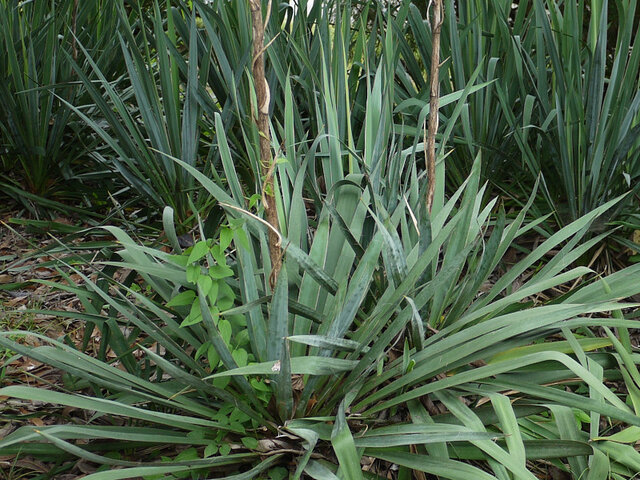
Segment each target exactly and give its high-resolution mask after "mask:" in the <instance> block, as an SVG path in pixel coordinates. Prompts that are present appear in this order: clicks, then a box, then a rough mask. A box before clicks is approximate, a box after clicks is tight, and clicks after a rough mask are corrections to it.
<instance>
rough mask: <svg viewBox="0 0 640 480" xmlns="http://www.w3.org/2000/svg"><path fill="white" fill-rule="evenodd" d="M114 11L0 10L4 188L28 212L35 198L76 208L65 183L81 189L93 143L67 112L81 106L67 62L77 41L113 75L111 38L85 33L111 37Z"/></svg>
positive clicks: (48, 5)
mask: <svg viewBox="0 0 640 480" xmlns="http://www.w3.org/2000/svg"><path fill="white" fill-rule="evenodd" d="M112 7H113V6H112V5H111V3H110V2H102V1H98V0H93V1H89V2H82V3H81V4H79V7H78V8H77V9H76V8H74V2H73V1H71V0H68V1H63V2H22V3H19V2H18V3H16V2H10V1H2V2H0V30H1V31H2V34H1V35H0V49H2V51H3V52H4V55H3V56H2V59H0V161H1V165H2V168H3V172H4V174H5V175H6V176H5V177H4V178H5V180H3V182H2V184H3V188H5V189H8V191H9V192H10V193H11V195H12V196H14V197H18V198H21V199H22V200H24V202H25V204H26V205H28V206H31V207H33V205H35V204H37V203H38V198H40V197H50V198H53V197H56V196H57V197H58V199H59V200H60V199H65V198H66V199H67V200H68V199H74V200H75V201H77V200H78V195H77V190H74V189H71V188H68V186H65V182H71V183H73V182H75V185H76V186H77V185H79V182H78V179H79V176H81V174H83V173H86V172H87V171H88V170H90V169H87V168H86V164H87V163H88V161H89V157H88V151H89V150H91V149H92V148H94V147H95V145H96V141H95V137H93V136H92V135H91V133H90V130H89V129H88V128H87V127H86V125H83V124H82V122H79V121H78V119H77V117H75V116H74V115H73V112H72V110H71V108H70V107H69V105H68V103H75V102H79V101H80V98H81V96H82V93H83V89H82V88H81V86H79V85H78V84H77V83H75V80H77V77H75V75H74V73H73V70H72V69H71V65H70V64H69V62H68V61H67V57H66V56H65V54H67V55H69V56H71V55H74V49H75V48H76V47H75V45H76V38H78V39H81V41H83V42H85V43H86V44H87V48H89V49H91V50H92V51H93V52H94V54H95V55H96V58H97V61H98V62H99V64H100V65H101V67H102V68H103V69H104V70H105V71H106V70H108V69H109V68H110V67H113V64H114V62H113V56H112V55H111V49H110V42H111V37H110V36H107V35H93V34H92V33H90V32H89V31H88V28H89V26H90V28H91V32H96V33H100V32H106V31H110V30H112V29H113V26H114V15H113V8H112ZM72 24H73V25H74V27H73V28H72V27H71V25H72ZM81 160H82V162H83V163H84V165H81V164H80V163H81V162H80V161H81ZM49 204H50V205H51V203H49Z"/></svg>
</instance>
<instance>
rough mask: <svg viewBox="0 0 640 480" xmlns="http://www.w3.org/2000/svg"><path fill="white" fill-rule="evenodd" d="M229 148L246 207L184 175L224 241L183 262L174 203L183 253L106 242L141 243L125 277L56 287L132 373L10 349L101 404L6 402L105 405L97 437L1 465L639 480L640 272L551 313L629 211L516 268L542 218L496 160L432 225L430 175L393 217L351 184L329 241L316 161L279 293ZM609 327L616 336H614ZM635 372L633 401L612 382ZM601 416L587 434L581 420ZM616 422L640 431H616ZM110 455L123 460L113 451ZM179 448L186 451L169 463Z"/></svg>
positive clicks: (6, 443)
mask: <svg viewBox="0 0 640 480" xmlns="http://www.w3.org/2000/svg"><path fill="white" fill-rule="evenodd" d="M218 122H221V120H220V118H218ZM219 126H220V127H222V125H219ZM222 131H223V129H221V128H220V129H219V130H218V132H222ZM218 146H219V148H220V152H221V156H222V161H223V165H224V168H225V174H226V176H227V182H228V185H229V187H230V193H227V191H225V190H224V189H223V188H221V187H220V186H219V185H217V184H216V183H215V182H213V181H212V180H210V179H208V178H207V177H206V176H205V175H203V174H202V173H200V172H198V171H197V170H196V169H195V168H193V167H191V166H189V165H188V164H187V163H185V162H182V161H180V160H178V159H175V160H174V161H175V162H176V163H177V164H179V165H181V166H182V167H183V168H185V170H187V171H188V172H190V173H191V174H193V175H194V176H195V178H196V179H197V180H198V181H199V182H202V185H203V187H204V188H206V189H207V190H208V191H209V192H210V193H211V194H212V195H213V196H214V197H215V198H216V199H217V201H218V202H220V204H221V205H223V206H224V208H225V209H226V211H227V217H226V218H227V223H226V226H225V227H224V228H223V229H221V231H220V234H219V237H217V238H215V239H204V238H202V239H201V240H199V241H198V242H197V243H196V244H195V245H194V246H193V247H191V248H190V249H188V250H186V251H181V249H180V245H179V243H178V241H177V236H176V233H175V231H174V230H173V228H172V223H171V211H170V210H167V212H166V215H165V228H166V231H167V237H168V238H169V239H170V241H171V244H172V245H173V249H174V252H173V253H172V254H170V253H166V252H165V251H163V250H161V249H153V248H149V247H145V246H142V245H139V244H137V243H136V242H135V241H133V240H132V239H131V238H130V237H129V236H128V235H127V234H126V233H125V232H123V231H122V230H120V229H117V228H109V231H110V232H111V233H112V234H113V235H114V236H115V237H116V238H117V239H118V240H119V242H120V245H121V246H122V249H121V250H120V251H119V252H118V254H119V256H120V259H121V260H120V261H118V262H113V261H108V262H104V264H105V265H106V267H107V268H108V269H107V270H104V271H103V272H105V273H104V274H102V275H101V277H102V280H101V281H100V282H106V283H104V284H102V285H101V284H100V282H96V281H95V280H93V279H92V278H90V277H88V276H84V275H82V278H83V281H84V282H85V283H84V285H83V286H79V285H71V286H64V285H59V288H62V289H64V290H67V291H70V292H74V293H77V294H78V295H79V296H80V298H82V299H83V300H84V303H85V305H86V307H87V311H86V313H85V314H81V315H79V317H80V318H83V319H85V320H86V321H88V322H91V323H96V324H100V325H102V326H103V327H104V331H105V332H106V331H108V332H109V334H108V336H109V338H108V340H105V342H106V341H108V342H109V343H108V346H109V347H110V348H112V349H113V351H114V352H115V353H116V356H117V357H116V358H117V359H116V362H117V364H110V363H109V361H108V360H106V359H107V358H109V356H106V357H105V360H100V359H98V358H93V357H91V356H88V355H86V354H83V353H81V352H79V351H78V350H77V349H75V348H74V347H71V346H69V345H67V344H65V343H64V342H60V341H56V340H50V339H45V338H41V341H43V342H44V345H43V346H41V347H36V348H28V347H25V346H23V345H21V344H20V343H17V342H15V341H12V340H10V339H9V336H10V335H25V334H26V333H25V332H3V333H2V334H0V344H2V345H3V346H5V347H7V348H10V349H12V350H14V351H16V352H19V353H20V354H22V355H28V356H30V357H32V358H34V359H36V360H38V361H41V362H45V363H48V364H51V365H54V366H56V367H58V368H60V369H62V370H63V371H66V372H67V373H68V374H69V376H68V384H67V385H68V388H74V387H75V388H84V387H91V392H92V394H93V397H89V396H86V395H83V394H79V393H78V394H73V393H68V392H67V393H64V392H55V391H51V390H42V389H35V388H30V387H24V386H9V387H5V388H2V389H0V395H3V396H7V397H12V398H17V399H23V400H28V401H33V400H38V401H44V402H51V403H55V404H59V405H66V406H69V407H73V408H80V409H86V410H90V411H92V412H94V420H93V421H91V422H88V423H87V424H85V425H62V424H61V425H55V426H45V427H38V428H34V427H22V428H20V429H18V430H17V431H16V432H14V433H12V434H10V435H8V436H7V437H6V438H4V439H3V440H2V441H1V442H0V452H2V453H3V454H4V453H9V452H15V451H18V450H20V451H23V452H32V453H35V452H39V454H41V455H47V454H48V455H60V454H69V455H72V456H77V457H80V458H84V459H86V460H88V461H91V462H96V463H98V464H104V465H105V467H104V468H102V469H101V471H99V472H96V473H93V474H91V475H89V476H87V477H86V478H90V479H117V478H132V477H136V476H145V477H146V476H149V477H152V476H153V475H164V474H172V475H174V476H181V475H184V474H186V473H189V474H191V475H192V476H193V477H195V478H211V476H212V475H213V476H214V477H223V476H225V477H228V476H231V477H230V478H247V479H249V478H265V476H266V475H267V472H269V475H271V477H272V478H273V476H274V475H281V476H280V478H283V476H286V475H291V477H292V478H302V475H307V476H309V477H311V478H348V479H357V478H384V476H383V475H382V473H381V472H382V469H383V468H384V466H385V465H386V466H387V467H388V466H390V465H396V466H397V468H399V475H401V476H405V477H407V476H409V475H410V474H411V471H412V470H413V471H421V472H427V473H430V474H433V475H437V476H439V477H440V478H451V479H468V478H530V479H534V478H536V477H535V475H534V473H533V469H535V468H537V465H538V464H536V463H535V461H536V460H544V461H546V462H552V463H555V464H556V465H557V467H558V468H560V469H562V470H565V471H568V472H570V474H571V475H572V476H573V478H576V479H578V478H582V476H583V475H585V474H586V472H587V469H588V474H589V476H590V477H591V478H594V479H597V478H602V479H606V478H631V476H632V475H634V472H635V471H636V470H634V469H635V468H636V465H637V462H638V461H639V460H640V455H639V454H638V453H637V452H635V450H633V449H629V448H622V447H618V446H617V445H618V443H616V442H621V441H627V442H628V441H630V440H629V439H632V438H635V435H636V432H637V430H636V427H637V426H640V417H639V416H637V411H636V408H637V406H636V405H637V403H636V402H637V398H638V397H637V395H636V390H637V387H636V380H635V379H636V378H638V372H637V369H636V366H635V362H636V360H635V356H634V355H635V354H634V353H632V351H631V350H630V349H629V337H628V333H626V331H625V329H626V328H633V327H634V326H635V322H633V321H629V320H625V319H624V318H623V317H622V313H621V311H622V309H623V308H624V307H628V306H629V305H625V304H622V303H618V302H616V301H615V300H616V299H618V298H625V297H628V296H629V295H632V294H635V293H637V291H638V290H639V289H640V287H639V285H640V283H638V282H637V277H638V275H640V268H639V267H637V266H636V267H632V268H629V269H626V270H623V271H621V272H618V273H616V274H613V275H611V276H609V277H607V278H606V279H602V280H596V281H595V282H586V283H589V284H588V285H587V284H585V286H584V287H583V288H581V289H579V290H577V291H572V292H570V293H569V294H567V295H565V296H564V297H560V298H558V299H557V300H554V301H551V302H547V303H545V304H542V303H539V302H540V300H534V299H535V298H536V295H537V294H539V293H541V292H545V291H548V290H549V289H553V288H555V287H558V286H561V285H564V284H566V283H567V282H576V281H579V280H580V279H587V278H588V277H590V276H591V274H592V272H591V271H590V270H589V269H587V268H585V267H576V268H571V267H570V265H571V264H572V263H573V262H574V261H575V260H576V259H577V258H578V257H579V256H581V255H582V254H583V253H584V252H585V251H587V250H588V249H589V248H591V247H592V246H593V245H594V244H595V243H596V242H597V241H599V240H600V239H601V238H599V237H596V238H594V239H591V240H588V241H586V242H583V243H580V240H581V239H582V238H583V237H584V235H585V233H586V232H587V231H588V229H589V226H590V224H591V223H592V222H593V221H594V220H595V219H596V218H597V217H598V215H601V214H602V213H603V212H604V211H606V210H607V209H609V208H611V207H612V206H613V204H614V203H615V201H612V202H610V203H608V204H605V205H603V206H602V207H600V208H598V209H597V210H595V211H594V212H592V213H590V214H589V215H587V216H586V217H583V218H580V219H578V220H577V221H575V222H573V223H571V224H570V225H568V226H566V227H565V228H563V229H562V230H560V231H558V232H557V233H556V234H554V235H553V236H552V237H550V238H549V239H547V240H546V241H545V242H544V243H542V244H541V245H539V246H538V247H537V248H536V249H535V250H533V251H531V252H530V253H528V254H527V255H525V256H524V257H523V258H522V260H520V261H519V262H517V263H516V264H515V265H513V266H512V267H511V268H508V269H506V270H505V271H504V272H503V273H501V274H499V273H500V272H501V269H502V266H501V261H502V258H503V256H504V254H505V252H506V251H507V250H508V249H509V248H511V247H512V246H513V245H514V242H515V241H517V239H519V238H521V237H522V236H523V235H526V233H527V232H529V231H530V230H531V229H532V228H533V227H534V225H527V224H525V223H524V218H525V215H526V209H525V210H523V211H522V212H520V213H519V214H518V216H517V218H515V219H514V220H512V221H510V222H508V221H507V220H506V217H505V215H504V213H503V212H502V211H501V209H500V206H499V205H498V203H497V200H493V201H492V202H490V203H489V204H488V205H484V204H483V203H482V198H483V190H484V187H480V183H479V171H480V162H479V161H478V162H476V163H475V167H474V170H473V172H472V175H471V177H470V178H469V179H468V180H467V182H465V184H464V185H463V186H462V187H461V188H460V189H459V190H458V191H457V192H456V193H455V194H454V195H453V196H452V197H451V198H449V199H447V200H446V201H445V202H440V203H438V202H436V203H435V204H434V210H433V212H432V216H431V217H429V216H427V215H426V213H425V209H424V206H423V196H422V195H412V194H411V191H410V190H411V188H417V190H418V191H419V190H423V188H422V185H420V183H422V182H419V184H418V185H411V188H409V189H407V190H401V192H400V195H401V198H402V199H403V200H402V201H400V202H397V203H396V206H395V208H394V209H393V210H387V208H385V202H384V199H383V197H382V196H381V195H380V194H378V193H375V191H374V189H373V188H372V185H371V182H370V181H369V180H368V179H367V177H366V176H363V175H362V174H347V175H345V177H344V180H340V181H339V182H338V183H337V184H336V185H334V186H333V192H332V194H330V195H328V196H327V197H326V198H324V199H323V205H324V206H323V208H321V209H320V210H318V212H317V216H316V221H315V222H314V226H313V228H312V229H311V230H309V229H310V227H311V225H309V224H308V223H307V217H306V216H305V215H304V214H303V212H304V208H305V207H304V203H303V199H302V197H301V196H300V195H297V194H295V193H293V192H295V190H296V185H300V184H302V182H303V180H304V175H305V170H304V169H300V170H299V171H300V172H301V173H300V174H299V176H298V177H296V178H292V179H291V180H289V178H290V177H285V176H279V181H280V183H281V184H282V183H284V182H285V181H289V182H290V185H289V191H291V192H292V193H291V194H290V195H288V196H284V195H283V194H282V192H283V191H285V190H286V189H285V188H284V187H281V188H279V190H278V191H279V192H280V193H279V195H280V198H281V201H282V204H283V205H288V206H289V207H290V208H289V210H288V211H289V214H288V215H286V216H283V218H282V224H284V225H287V231H288V232H289V234H290V237H289V238H287V237H284V236H283V237H282V239H281V245H282V247H283V249H284V251H285V255H286V261H285V268H283V270H282V271H281V273H280V276H279V278H278V282H277V284H276V286H275V289H274V290H273V291H272V290H270V286H269V285H270V282H269V276H270V267H269V262H268V259H269V255H268V250H267V246H266V231H265V230H266V227H265V225H264V222H263V221H262V220H261V219H260V218H259V217H258V216H257V215H256V213H255V212H251V211H248V210H246V209H245V208H244V194H243V191H242V186H241V184H240V182H239V179H238V177H237V175H236V174H235V170H234V166H233V161H232V156H231V152H230V150H229V149H228V146H227V145H226V141H225V139H224V136H223V135H222V134H221V133H218ZM321 148H322V147H321ZM309 155H312V153H309ZM297 161H298V162H301V163H305V162H308V158H300V159H299V160H297ZM283 168H284V167H283ZM409 168H410V169H412V170H414V173H413V176H414V178H415V177H416V176H417V175H416V173H415V169H416V167H415V166H411V167H409ZM365 170H366V169H365ZM385 178H386V177H385ZM381 183H386V180H381ZM298 188H300V187H298ZM496 210H497V219H496V220H495V221H494V220H492V215H491V213H492V212H493V211H496ZM283 211H284V209H283ZM301 213H302V214H301ZM309 231H311V232H312V233H311V235H309V236H307V235H299V234H297V232H309ZM292 239H295V240H292ZM553 250H556V251H555V252H554V255H553V257H551V258H545V257H546V256H547V255H548V254H549V253H550V252H551V251H553ZM543 260H544V261H543ZM114 268H116V269H119V268H124V269H127V270H131V271H135V272H137V273H138V275H139V276H140V278H141V279H143V281H144V283H143V288H142V290H140V288H137V287H136V288H133V284H132V279H133V278H134V277H133V276H131V275H130V276H129V278H128V279H127V280H125V281H124V282H118V281H116V280H115V279H114V278H113V277H112V276H111V273H110V272H112V271H113V269H114ZM530 272H533V273H532V274H530V275H529V276H528V277H527V279H526V280H524V281H523V282H522V285H521V286H520V288H517V289H516V288H514V287H513V284H514V281H515V280H516V279H518V278H519V277H520V276H521V275H523V274H528V273H530ZM69 281H70V279H69ZM71 283H72V282H71ZM147 287H148V292H149V293H146V291H147ZM101 311H102V312H106V315H104V314H101V313H100V312H101ZM611 311H614V312H616V313H615V314H614V317H613V318H611V317H610V316H609V315H607V314H606V313H607V312H611ZM594 326H599V327H603V328H604V327H606V328H615V329H617V331H618V336H616V335H614V334H613V332H612V331H610V330H607V333H608V336H607V337H606V338H601V337H595V336H593V334H592V333H590V332H591V330H590V328H589V327H594ZM123 332H124V333H123ZM625 345H626V346H625ZM111 357H112V356H111ZM605 379H606V380H605ZM618 379H620V380H622V381H624V382H625V384H626V385H627V386H628V388H629V390H628V391H627V392H625V393H615V392H614V391H613V390H612V389H611V388H610V386H608V383H606V382H610V381H614V380H618ZM627 401H628V402H631V403H627ZM118 418H124V419H128V421H127V422H125V423H123V422H122V421H120V420H117V419H118ZM587 418H588V419H589V420H588V421H589V422H590V423H588V425H589V432H588V433H587V431H586V430H585V429H584V428H581V423H578V421H580V422H586V421H587ZM600 418H604V419H607V421H608V424H609V425H611V428H612V431H621V432H624V433H621V434H620V435H617V434H615V435H609V433H612V432H609V431H607V430H608V429H605V430H601V428H602V427H601V425H602V422H600ZM627 427H628V428H627ZM616 435H617V436H616ZM79 439H83V443H85V442H86V441H87V440H90V442H89V443H88V444H84V445H80V444H78V443H76V442H75V440H79ZM25 442H26V443H25ZM105 442H109V443H108V444H109V445H110V447H109V448H110V450H112V451H114V450H115V451H116V452H118V454H117V455H116V456H115V457H114V454H113V453H112V454H110V455H108V456H105V455H103V454H101V453H100V452H101V451H103V449H104V447H105ZM114 442H115V443H114ZM140 445H144V446H145V451H146V452H147V454H146V455H147V456H148V455H150V454H149V452H157V453H155V454H151V455H152V458H149V460H148V461H141V460H140V459H139V457H137V456H136V455H135V454H134V455H133V456H128V455H125V454H124V452H126V451H131V449H134V451H135V448H137V447H138V446H140ZM167 446H170V447H171V449H170V450H169V451H167V450H166V449H167ZM181 446H187V447H189V448H187V449H186V450H184V451H182V452H181V453H179V454H176V453H173V454H171V453H170V452H171V451H172V450H175V448H179V449H181V448H182V447H181ZM149 448H151V450H150V449H149ZM154 457H155V458H154ZM467 460H473V462H468V461H467ZM478 461H482V463H480V464H479V463H478ZM292 462H293V463H292ZM531 462H534V463H531ZM363 465H365V466H366V468H364V467H363ZM363 468H364V470H363ZM376 472H377V473H376ZM234 475H235V476H234ZM261 476H262V477H261ZM152 478H153V477H152Z"/></svg>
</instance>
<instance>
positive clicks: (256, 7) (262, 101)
mask: <svg viewBox="0 0 640 480" xmlns="http://www.w3.org/2000/svg"><path fill="white" fill-rule="evenodd" d="M249 3H250V6H251V20H252V22H253V62H252V73H253V81H254V84H255V89H256V100H257V102H258V117H257V118H255V117H254V121H255V122H256V125H257V127H258V133H259V141H260V169H261V174H262V177H263V179H264V184H263V189H262V190H263V198H264V208H265V213H266V216H267V222H268V223H269V225H271V227H272V228H270V229H269V232H268V239H269V257H270V259H271V276H270V278H269V283H270V284H271V286H272V287H273V286H274V285H275V283H276V281H277V279H278V274H279V273H280V268H281V266H282V252H281V249H280V238H279V235H277V232H279V231H280V226H279V222H278V212H277V210H276V200H275V197H274V192H275V190H274V178H273V173H274V168H273V156H272V154H271V132H270V130H269V101H270V91H269V84H268V83H267V79H266V78H265V73H264V52H265V50H266V48H267V47H268V45H267V47H265V45H264V28H265V24H264V20H263V19H262V2H261V0H249ZM270 11H271V2H269V7H268V9H267V12H268V13H269V12H270Z"/></svg>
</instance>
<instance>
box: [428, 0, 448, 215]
mask: <svg viewBox="0 0 640 480" xmlns="http://www.w3.org/2000/svg"><path fill="white" fill-rule="evenodd" d="M430 4H431V10H432V15H431V35H432V37H431V38H432V43H431V48H432V50H431V73H430V97H429V129H428V131H427V132H425V138H424V143H425V149H424V152H425V161H426V167H427V175H428V184H427V210H428V211H429V213H431V208H432V207H433V197H434V195H435V189H436V133H437V131H438V123H439V117H438V108H439V101H440V79H439V75H440V31H441V30H442V23H443V21H444V12H443V9H442V0H433V2H430Z"/></svg>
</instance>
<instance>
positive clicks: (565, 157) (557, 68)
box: [503, 0, 640, 224]
mask: <svg viewBox="0 0 640 480" xmlns="http://www.w3.org/2000/svg"><path fill="white" fill-rule="evenodd" d="M614 8H615V9H617V10H618V14H617V15H616V21H615V22H613V23H612V22H611V21H610V19H609V15H610V12H611V11H612V10H613V9H614ZM531 9H532V11H531V15H530V17H531V20H530V21H531V28H533V29H535V32H536V33H535V36H536V39H535V42H534V43H533V44H532V46H531V47H530V48H528V49H527V48H526V47H524V46H522V47H521V46H519V55H520V57H521V59H522V60H521V61H522V63H523V67H524V68H525V70H526V71H527V72H528V75H529V76H530V82H529V83H530V85H531V87H532V89H531V90H530V96H528V97H527V102H528V104H529V106H530V107H531V110H532V111H530V112H529V115H530V116H531V117H532V125H535V126H536V128H529V126H528V125H526V124H522V126H521V127H518V126H517V123H518V122H517V121H516V122H514V123H513V127H514V128H517V131H516V133H515V134H516V136H517V138H519V146H520V148H521V150H522V153H523V159H524V161H525V164H526V165H527V168H528V169H530V170H531V171H532V172H534V173H536V174H537V172H542V173H543V175H544V177H545V179H546V183H547V186H548V195H547V197H546V200H547V202H548V204H549V207H550V208H551V209H553V210H555V212H556V218H557V221H559V222H560V223H563V224H564V223H567V222H570V221H572V220H574V219H576V218H578V217H580V216H581V215H583V214H584V213H586V212H589V211H591V210H592V209H593V208H595V207H597V206H599V205H602V204H603V203H604V202H606V201H608V200H609V199H611V198H613V197H615V196H617V195H619V194H621V193H623V192H626V191H629V190H631V191H634V192H635V191H637V188H638V187H637V183H638V182H636V181H635V179H636V178H637V175H638V172H637V163H638V162H637V159H638V141H637V138H638V128H637V125H636V124H637V122H638V108H639V106H640V96H638V88H639V84H638V71H639V70H638V69H639V67H640V53H639V52H640V50H639V49H638V46H637V36H635V35H634V34H635V26H634V18H635V16H636V2H635V1H624V2H619V3H617V4H616V5H615V6H613V5H609V2H607V1H602V2H595V3H594V2H592V3H589V4H588V2H574V3H564V4H562V5H560V4H559V3H557V2H554V1H549V2H544V1H542V0H536V1H534V2H533V4H532V6H531ZM586 25H588V28H587V27H586ZM503 107H504V109H505V112H508V111H509V110H510V109H511V108H512V105H511V104H509V103H508V102H506V101H505V102H503ZM512 121H513V118H512ZM526 130H529V131H528V132H527V131H526ZM632 198H633V197H632V196H629V197H627V200H626V201H625V202H622V203H620V204H619V205H618V206H617V207H616V208H615V209H612V210H611V211H610V212H609V214H608V216H607V218H609V219H613V218H618V219H619V217H618V215H619V214H620V212H621V210H622V209H624V208H625V206H628V205H629V203H628V202H630V201H631V199H632Z"/></svg>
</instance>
